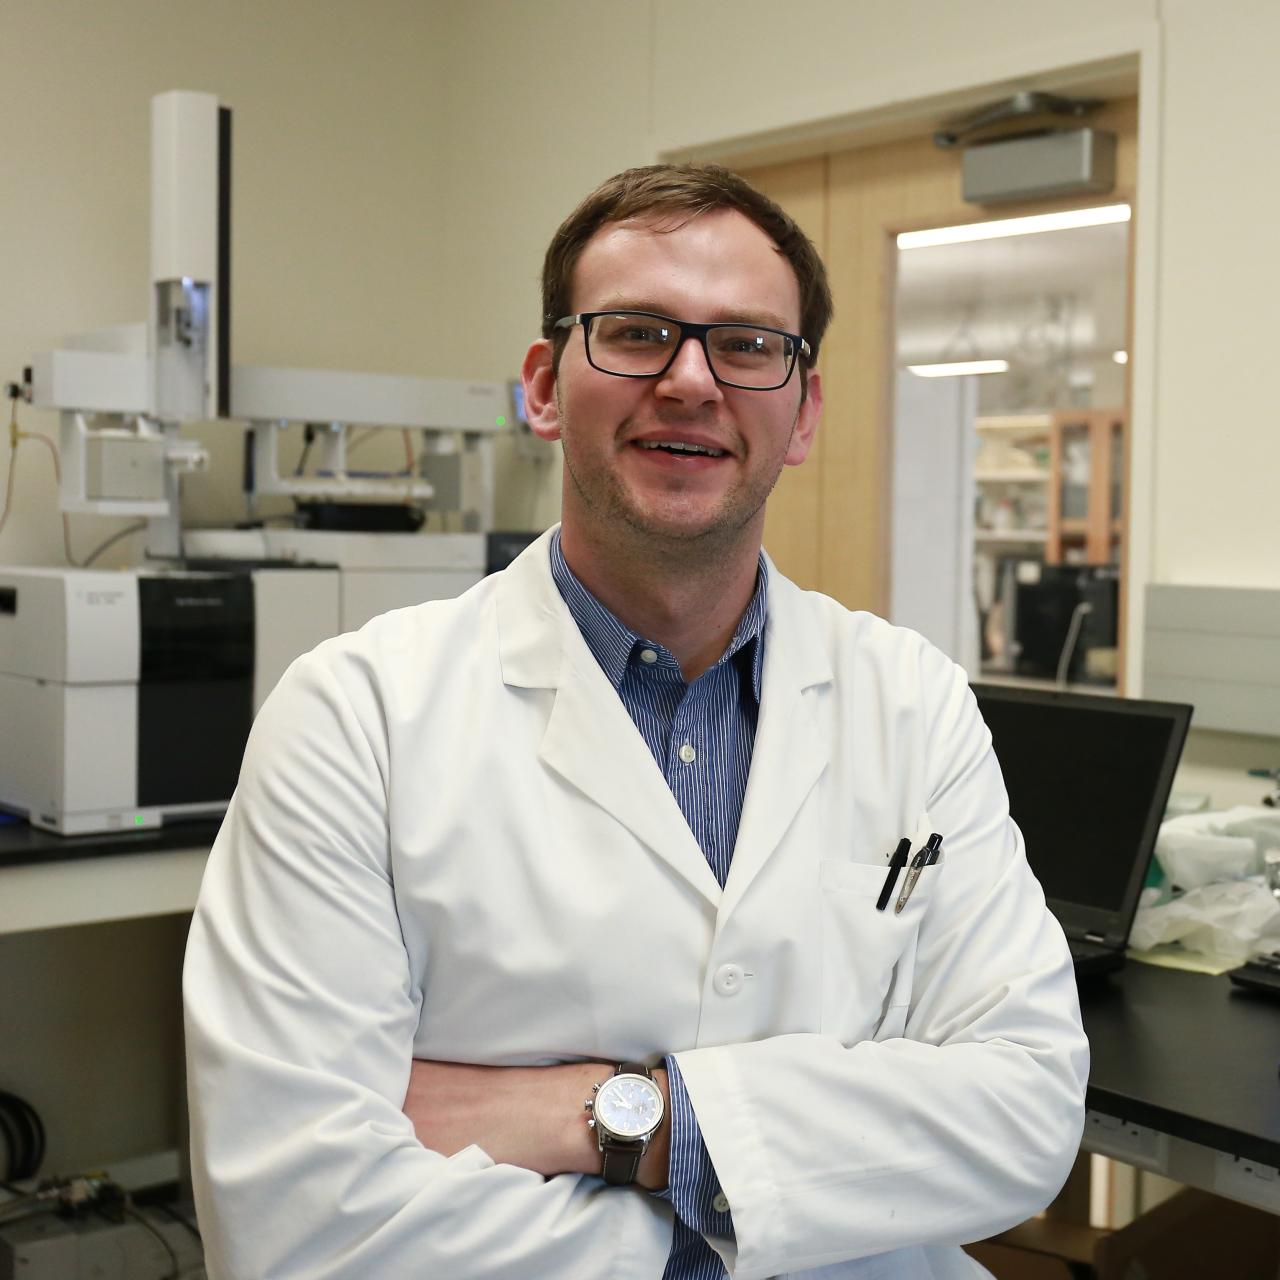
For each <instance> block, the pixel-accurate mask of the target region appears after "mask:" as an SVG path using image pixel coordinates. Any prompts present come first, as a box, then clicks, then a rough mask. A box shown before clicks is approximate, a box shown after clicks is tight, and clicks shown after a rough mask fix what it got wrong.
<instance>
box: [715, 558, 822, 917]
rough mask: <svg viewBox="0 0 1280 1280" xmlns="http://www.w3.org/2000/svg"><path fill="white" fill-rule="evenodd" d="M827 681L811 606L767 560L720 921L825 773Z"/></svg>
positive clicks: (733, 904) (820, 644)
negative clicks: (754, 694) (751, 727)
mask: <svg viewBox="0 0 1280 1280" xmlns="http://www.w3.org/2000/svg"><path fill="white" fill-rule="evenodd" d="M833 679H834V674H833V672H832V669H831V661H830V658H829V656H828V654H827V653H826V651H825V650H824V648H823V646H822V643H821V639H820V630H819V626H818V620H817V619H816V618H815V617H814V614H813V606H812V604H811V603H810V601H809V600H808V599H807V598H806V596H805V594H804V593H803V592H802V591H800V590H799V588H797V587H796V586H795V584H794V583H792V582H790V581H789V580H788V579H786V578H784V577H783V576H782V575H781V574H780V573H779V572H778V570H777V569H776V568H775V567H774V565H773V563H772V562H771V561H770V563H769V614H768V623H767V628H766V631H765V650H764V674H763V677H762V680H761V688H760V718H759V720H758V722H757V724H756V739H755V746H754V748H753V750H752V753H751V772H750V774H749V776H748V778H747V793H746V796H745V797H744V798H743V803H742V818H741V821H740V822H739V824H738V840H737V843H736V844H735V845H734V851H733V862H732V864H731V865H730V867H729V878H728V881H727V883H726V884H725V891H724V899H723V901H722V903H721V908H720V909H721V914H722V915H724V914H726V913H727V912H729V911H731V910H732V909H733V907H734V906H735V905H736V904H737V903H738V901H739V900H740V899H741V898H742V896H743V894H744V893H745V892H746V890H747V887H748V886H749V885H750V883H751V881H752V880H753V879H754V878H755V876H756V874H757V873H758V872H759V871H760V869H761V867H763V866H764V864H765V863H766V862H767V861H768V860H769V857H770V856H771V855H772V854H773V852H774V851H775V850H776V849H777V848H778V846H779V844H780V843H781V842H782V838H783V836H784V835H785V834H786V832H787V828H788V827H790V825H791V823H792V821H793V820H794V819H795V816H796V814H797V812H798V811H799V809H800V806H801V805H802V804H803V803H804V801H805V799H806V797H807V796H808V795H809V792H810V791H812V790H813V786H814V784H815V783H816V782H817V780H818V778H819V777H821V775H822V772H823V770H824V769H825V768H826V767H827V761H828V759H829V758H830V753H831V751H830V735H829V733H828V732H827V729H826V726H825V723H824V715H825V713H826V702H827V699H826V696H825V695H826V694H827V693H829V688H827V686H830V684H831V682H832V681H833Z"/></svg>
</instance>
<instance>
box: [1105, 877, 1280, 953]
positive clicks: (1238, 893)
mask: <svg viewBox="0 0 1280 1280" xmlns="http://www.w3.org/2000/svg"><path fill="white" fill-rule="evenodd" d="M1166 942H1177V943H1181V945H1182V946H1183V947H1184V948H1185V949H1186V950H1188V951H1195V952H1198V953H1200V954H1201V955H1206V956H1210V957H1212V958H1214V959H1218V958H1221V959H1222V960H1224V961H1230V962H1231V964H1232V965H1238V964H1244V962H1245V961H1246V960H1247V959H1248V958H1249V957H1250V956H1252V955H1256V954H1257V953H1258V952H1259V951H1276V950H1280V902H1278V901H1277V900H1276V899H1275V897H1273V896H1272V893H1271V890H1270V889H1268V888H1267V886H1266V885H1265V884H1264V883H1263V881H1262V879H1261V878H1260V877H1253V878H1252V879H1248V880H1232V881H1229V882H1227V883H1225V884H1207V885H1203V886H1201V887H1200V888H1199V889H1192V890H1191V891H1190V892H1189V893H1184V894H1183V895H1182V896H1181V897H1178V898H1172V899H1170V900H1169V901H1168V902H1162V903H1158V904H1156V905H1155V906H1148V907H1141V908H1139V910H1138V914H1137V915H1136V916H1135V917H1134V921H1133V928H1132V929H1131V930H1130V932H1129V945H1130V946H1131V947H1133V948H1135V949H1136V950H1138V951H1146V950H1149V949H1150V948H1151V947H1156V946H1159V945H1160V944H1161V943H1166Z"/></svg>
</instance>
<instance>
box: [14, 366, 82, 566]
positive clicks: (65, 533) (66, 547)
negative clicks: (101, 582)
mask: <svg viewBox="0 0 1280 1280" xmlns="http://www.w3.org/2000/svg"><path fill="white" fill-rule="evenodd" d="M5 395H6V396H7V397H8V399H9V475H8V478H7V479H6V481H5V487H4V507H3V508H0V533H3V532H4V526H5V524H6V523H7V522H8V519H9V515H10V513H11V512H12V510H13V482H14V478H15V477H16V476H17V474H18V446H19V445H20V444H21V443H22V442H23V441H24V440H35V441H38V442H39V443H40V444H42V445H44V446H45V448H47V449H48V450H49V453H50V455H51V456H52V458H53V475H54V479H55V480H56V481H57V482H58V488H59V490H61V488H62V460H61V459H60V458H59V457H58V446H57V445H55V444H54V443H53V441H52V440H50V439H49V438H48V437H47V436H42V435H41V434H40V433H39V432H38V431H22V430H21V429H20V428H19V427H18V401H19V400H21V399H23V390H22V387H21V386H20V385H19V384H18V383H16V382H10V383H6V384H5ZM62 549H63V551H64V552H65V553H66V557H67V563H68V564H69V565H72V566H74V565H75V563H76V559H75V556H73V555H72V554H71V521H70V520H69V519H68V518H67V513H66V512H65V511H64V512H63V513H62Z"/></svg>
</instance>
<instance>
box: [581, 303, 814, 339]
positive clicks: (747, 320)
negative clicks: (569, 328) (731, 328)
mask: <svg viewBox="0 0 1280 1280" xmlns="http://www.w3.org/2000/svg"><path fill="white" fill-rule="evenodd" d="M591 310H593V311H649V312H652V313H653V314H654V315H658V316H667V317H668V318H669V319H672V320H680V319H685V320H687V319H688V317H681V316H673V315H672V314H671V312H670V311H668V310H667V309H666V307H664V306H663V305H662V304H661V303H657V302H653V301H650V300H647V299H643V298H626V297H620V298H610V299H608V300H607V301H606V302H603V303H601V304H600V305H599V306H598V307H593V308H591ZM704 323H706V324H760V325H764V326H765V328H767V329H782V330H783V331H784V332H786V333H794V332H795V330H794V329H792V328H791V326H790V325H789V324H788V323H787V321H786V320H784V319H783V318H782V317H781V316H779V315H777V314H776V313H775V312H773V311H766V310H761V309H758V308H755V307H726V308H722V309H721V310H719V311H713V312H711V316H710V318H709V319H708V320H706V321H704Z"/></svg>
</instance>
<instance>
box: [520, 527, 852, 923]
mask: <svg viewBox="0 0 1280 1280" xmlns="http://www.w3.org/2000/svg"><path fill="white" fill-rule="evenodd" d="M553 533H554V529H551V530H548V531H547V532H546V533H545V534H543V536H542V537H541V538H539V539H538V540H537V541H536V542H534V543H532V544H531V545H530V546H529V547H528V548H526V550H525V551H524V552H523V553H522V554H521V555H520V556H519V557H518V558H517V559H516V560H515V561H514V563H512V565H511V566H510V567H509V568H508V569H507V570H505V571H504V573H503V574H502V577H501V580H500V581H499V582H498V583H497V584H496V587H497V589H496V609H497V622H498V649H499V661H500V664H501V669H502V678H503V680H504V681H505V683H506V684H507V685H509V686H512V687H515V688H525V689H554V690H555V691H556V697H555V703H554V704H553V707H552V711H551V715H550V717H549V719H548V722H547V727H546V730H545V732H544V734H543V738H542V743H541V745H540V748H539V757H540V758H541V760H542V761H543V763H544V764H546V765H547V766H548V767H549V768H551V769H553V770H555V772H557V773H558V774H560V775H561V777H563V778H564V779H565V780H566V781H567V782H569V783H570V784H571V785H573V786H574V787H576V788H577V789H578V790H579V791H581V792H582V793H583V794H584V795H585V796H587V797H588V798H589V799H591V800H592V801H594V802H595V803H596V804H598V805H599V806H600V807H601V808H603V809H604V810H606V811H607V812H608V813H610V814H612V815H613V816H614V817H615V818H616V819H617V820H618V821H619V822H621V823H622V824H623V825H624V826H625V827H627V828H628V830H630V831H631V832H632V834H633V835H634V836H635V837H636V838H637V839H639V840H640V841H642V842H643V843H644V844H645V845H646V846H648V847H649V848H650V849H651V850H653V852H654V853H655V854H656V855H657V856H658V857H660V858H662V859H664V860H665V861H666V862H667V863H668V864H669V865H670V866H671V867H672V869H673V870H674V871H676V872H677V873H678V874H679V875H681V876H682V877H683V878H684V879H685V880H686V881H688V882H689V884H690V885H691V886H692V887H693V888H694V889H696V890H697V891H698V892H699V893H700V894H702V896H703V897H705V898H706V899H707V901H708V902H709V903H711V904H712V905H713V906H716V907H719V908H721V910H722V912H723V910H724V908H726V907H727V906H728V905H729V903H730V900H732V901H737V899H738V898H740V897H741V895H742V893H743V892H744V890H745V889H746V886H747V885H748V884H749V883H750V881H751V879H752V878H753V877H754V876H755V875H756V873H757V872H758V871H759V869H760V867H761V866H763V865H764V863H765V862H766V861H767V859H768V857H769V855H770V854H771V853H772V852H773V850H774V849H775V848H776V847H777V845H778V843H779V841H780V840H781V839H782V836H783V835H784V834H785V832H786V830H787V828H788V827H789V826H790V824H791V821H792V819H793V818H794V817H795V814H796V812H797V810H798V809H799V807H800V805H801V804H802V803H803V802H804V799H805V797H806V796H807V795H808V794H809V792H810V791H811V790H812V788H813V784H814V783H815V782H816V781H817V779H818V777H819V776H820V775H821V773H822V770H823V769H824V768H825V766H826V762H827V759H828V754H829V748H828V743H827V741H826V735H825V734H824V733H822V732H821V731H820V726H819V723H818V716H819V707H818V700H819V699H818V696H817V687H818V686H822V685H825V684H828V683H829V682H830V681H831V680H832V678H833V676H832V671H831V663H830V659H829V656H828V655H827V653H826V651H825V650H824V648H823V646H822V643H821V638H820V632H819V628H818V626H817V621H818V620H817V618H816V617H815V616H814V609H813V606H812V604H811V603H810V602H809V601H808V599H807V598H806V597H805V595H804V593H803V592H801V591H800V590H799V589H798V588H797V587H796V586H795V585H794V584H793V583H791V582H789V581H788V580H787V579H786V578H784V577H783V576H782V575H781V574H780V573H779V572H778V571H777V569H776V568H775V566H774V565H773V563H772V562H770V563H769V587H768V592H769V605H768V622H767V624H766V631H765V637H766V639H765V662H764V681H763V697H762V699H761V708H760V719H759V724H758V726H757V729H756V741H755V748H754V751H753V754H752V763H751V773H750V776H749V778H748V781H747V792H746V797H745V799H744V802H743V810H742V821H741V823H740V824H739V828H738V842H737V845H736V847H735V851H734V857H733V865H732V866H731V868H730V870H729V879H728V882H727V884H726V887H725V890H724V893H723V894H722V892H721V889H720V886H719V885H718V884H717V883H716V879H715V876H714V875H713V874H712V872H711V869H710V867H709V866H708V865H707V861H706V858H705V857H704V856H703V854H702V850H701V849H700V848H699V847H698V842H697V840H696V839H695V838H694V835H693V832H692V831H691V830H690V829H689V824H688V823H687V822H686V821H685V819H684V815H683V814H682V813H681V812H680V806H679V805H678V804H677V803H676V800H675V797H674V796H673V795H672V794H671V789H670V788H669V787H668V786H667V783H666V780H665V779H664V778H663V776H662V771H661V770H660V769H659V768H658V765H657V763H656V762H655V761H654V759H653V756H652V755H651V754H650V752H649V749H648V747H647V746H646V745H645V743H644V739H643V738H642V737H641V735H640V733H639V732H638V731H637V729H636V727H635V725H634V724H633V723H632V721H631V717H630V716H629V715H628V714H627V709H626V707H625V706H624V705H623V702H622V699H621V698H620V697H619V696H618V694H617V691H616V690H615V689H614V688H613V687H612V686H611V685H610V683H609V680H608V677H607V676H606V675H605V674H604V672H603V671H602V670H601V669H600V665H599V663H597V662H596V660H595V658H594V657H593V656H592V654H591V650H590V649H589V648H588V647H587V643H586V641H585V640H584V639H583V638H582V633H581V632H580V631H579V630H578V627H577V624H576V623H575V622H574V620H573V616H572V615H571V614H570V612H569V610H568V607H567V606H566V605H565V603H564V600H563V599H562V598H561V596H560V593H559V591H557V590H556V586H555V582H554V580H553V579H552V577H551V566H550V543H551V537H552V534H553ZM722 899H723V906H722Z"/></svg>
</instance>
